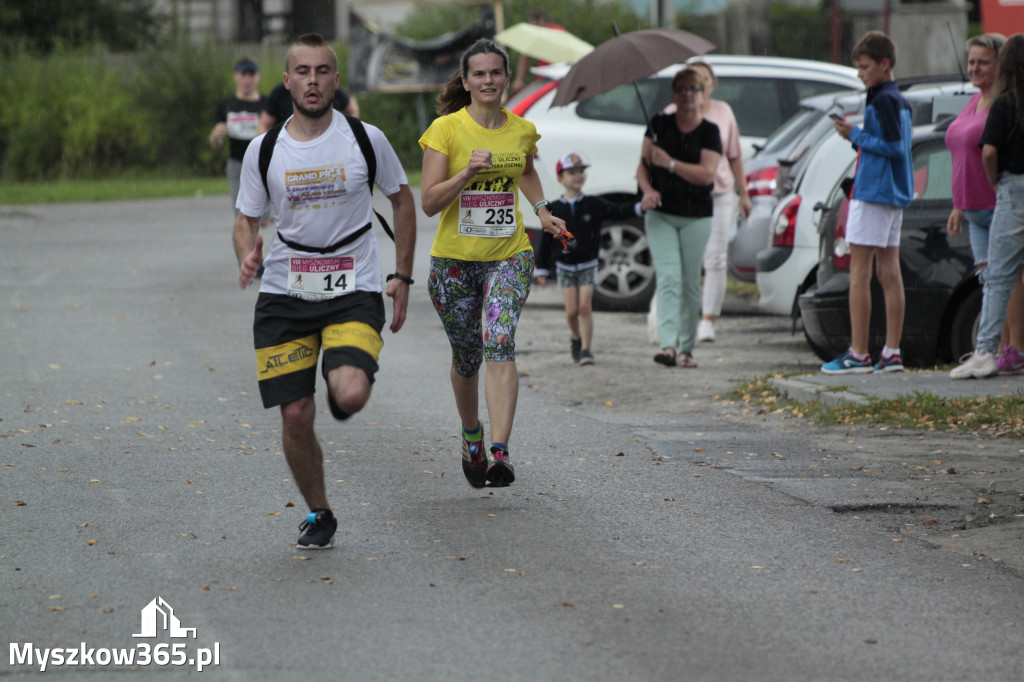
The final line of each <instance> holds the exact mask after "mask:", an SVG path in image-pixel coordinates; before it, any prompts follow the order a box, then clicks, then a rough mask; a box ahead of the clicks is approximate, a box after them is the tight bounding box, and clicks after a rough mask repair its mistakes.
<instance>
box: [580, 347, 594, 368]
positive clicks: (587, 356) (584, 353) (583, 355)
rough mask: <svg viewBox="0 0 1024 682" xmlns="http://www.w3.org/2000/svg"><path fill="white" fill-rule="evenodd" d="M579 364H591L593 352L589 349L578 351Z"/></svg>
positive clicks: (592, 362)
mask: <svg viewBox="0 0 1024 682" xmlns="http://www.w3.org/2000/svg"><path fill="white" fill-rule="evenodd" d="M580 364H581V365H592V364H594V354H593V353H591V352H590V351H589V350H581V351H580Z"/></svg>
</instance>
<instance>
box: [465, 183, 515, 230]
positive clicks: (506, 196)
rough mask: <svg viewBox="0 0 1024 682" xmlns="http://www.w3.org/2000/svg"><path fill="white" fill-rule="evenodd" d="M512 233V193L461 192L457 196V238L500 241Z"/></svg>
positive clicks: (513, 208)
mask: <svg viewBox="0 0 1024 682" xmlns="http://www.w3.org/2000/svg"><path fill="white" fill-rule="evenodd" d="M515 233H516V196H515V194H513V193H512V192H478V191H473V190H465V191H463V192H462V193H461V194H460V195H459V234H460V235H464V236H467V237H492V238H502V237H511V236H512V235H514V234H515Z"/></svg>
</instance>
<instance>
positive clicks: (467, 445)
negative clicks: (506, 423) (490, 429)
mask: <svg viewBox="0 0 1024 682" xmlns="http://www.w3.org/2000/svg"><path fill="white" fill-rule="evenodd" d="M459 431H461V433H462V473H463V474H464V475H465V476H466V480H467V481H469V484H470V485H471V486H473V487H474V488H483V487H484V484H485V483H486V482H487V457H486V456H485V455H484V440H483V439H484V427H483V424H479V425H477V431H478V432H479V433H480V440H478V441H475V442H473V441H470V440H468V439H467V438H466V430H465V429H462V428H460V429H459Z"/></svg>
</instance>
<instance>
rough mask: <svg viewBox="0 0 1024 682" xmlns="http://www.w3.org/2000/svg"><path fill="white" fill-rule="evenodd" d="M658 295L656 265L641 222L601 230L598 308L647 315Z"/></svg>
mask: <svg viewBox="0 0 1024 682" xmlns="http://www.w3.org/2000/svg"><path fill="white" fill-rule="evenodd" d="M653 295H654V263H653V262H652V261H651V252H650V251H649V250H648V248H647V235H645V234H644V231H643V228H642V227H641V224H640V219H635V220H628V221H627V220H622V221H614V222H610V223H608V224H606V225H604V226H603V227H602V228H601V251H600V253H599V254H598V266H597V286H596V287H595V288H594V308H596V309H597V310H626V311H630V312H646V311H647V309H648V308H649V307H650V304H651V296H653Z"/></svg>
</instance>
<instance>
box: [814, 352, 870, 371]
mask: <svg viewBox="0 0 1024 682" xmlns="http://www.w3.org/2000/svg"><path fill="white" fill-rule="evenodd" d="M821 371H822V372H824V373H825V374H867V373H868V372H873V371H875V367H874V365H872V364H871V356H870V355H868V356H866V357H865V358H864V359H863V360H858V359H857V358H856V357H854V355H853V351H852V350H850V349H849V348H847V349H846V352H845V353H843V354H842V355H840V356H839V357H838V358H836V359H835V360H832V361H831V362H826V363H825V364H824V365H822V366H821Z"/></svg>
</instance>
